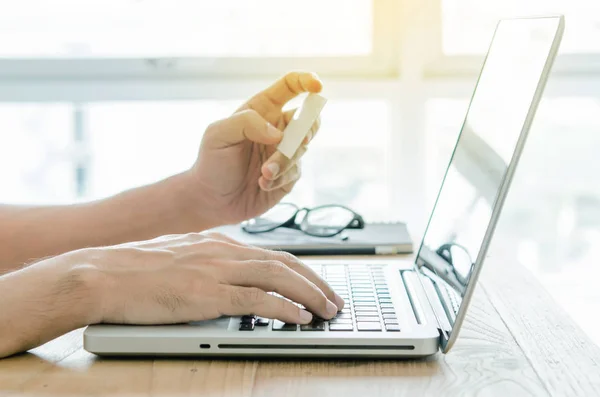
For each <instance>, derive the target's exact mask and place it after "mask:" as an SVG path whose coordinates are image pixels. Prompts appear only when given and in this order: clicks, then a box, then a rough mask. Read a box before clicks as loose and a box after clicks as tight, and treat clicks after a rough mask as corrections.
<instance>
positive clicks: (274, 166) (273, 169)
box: [267, 163, 279, 178]
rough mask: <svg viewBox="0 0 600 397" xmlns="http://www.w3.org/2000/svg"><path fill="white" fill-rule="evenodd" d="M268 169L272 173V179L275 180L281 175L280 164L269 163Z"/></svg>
mask: <svg viewBox="0 0 600 397" xmlns="http://www.w3.org/2000/svg"><path fill="white" fill-rule="evenodd" d="M267 169H268V170H269V171H270V172H271V178H275V177H276V176H277V174H278V173H279V164H277V163H269V164H267Z"/></svg>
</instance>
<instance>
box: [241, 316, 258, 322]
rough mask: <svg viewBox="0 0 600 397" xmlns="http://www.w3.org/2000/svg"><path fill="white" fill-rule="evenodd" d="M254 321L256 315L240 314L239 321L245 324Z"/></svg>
mask: <svg viewBox="0 0 600 397" xmlns="http://www.w3.org/2000/svg"><path fill="white" fill-rule="evenodd" d="M255 321H256V316H242V319H241V322H242V323H245V324H249V323H253V322H255Z"/></svg>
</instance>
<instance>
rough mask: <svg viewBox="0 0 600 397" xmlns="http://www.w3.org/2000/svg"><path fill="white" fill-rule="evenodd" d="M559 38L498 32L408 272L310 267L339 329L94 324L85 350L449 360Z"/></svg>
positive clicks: (508, 23) (552, 24) (530, 25)
mask: <svg viewBox="0 0 600 397" xmlns="http://www.w3.org/2000/svg"><path fill="white" fill-rule="evenodd" d="M563 30H564V19H563V17H562V16H549V17H539V18H521V19H506V20H501V21H500V22H499V23H498V25H497V27H496V31H495V34H494V38H493V40H492V44H491V46H490V49H489V51H488V54H487V57H486V60H485V63H484V66H483V68H482V71H481V74H480V76H479V80H478V83H477V86H476V89H475V91H474V94H473V96H472V98H471V103H470V105H469V110H468V112H467V116H466V118H465V121H464V124H463V127H462V129H461V132H460V135H459V138H458V140H457V143H456V146H455V148H454V152H453V154H452V158H451V160H450V164H449V166H448V168H447V170H446V174H445V177H444V181H443V182H442V184H441V187H440V191H439V194H438V197H437V200H436V203H435V206H434V209H433V211H432V213H431V215H430V219H429V223H428V226H427V229H426V231H425V235H424V237H423V240H422V242H421V246H420V249H419V252H418V254H417V257H416V260H415V261H414V262H410V261H403V260H394V259H377V258H373V259H352V260H307V261H306V263H307V264H309V265H311V266H313V268H314V269H315V270H317V271H318V272H320V273H321V274H322V275H323V277H324V278H326V279H327V280H328V282H330V284H331V285H332V286H333V287H334V289H336V291H337V292H338V293H339V294H340V295H341V296H343V297H344V299H345V300H346V307H345V308H344V310H343V311H342V312H341V313H339V314H338V316H337V317H336V318H335V319H332V320H331V321H324V322H319V321H315V322H314V323H313V324H309V325H308V326H297V325H292V324H283V323H281V322H280V321H277V320H272V319H260V318H255V317H253V316H244V317H243V318H242V317H225V318H220V319H217V320H212V321H204V322H198V323H191V324H185V325H161V326H121V325H107V324H100V325H93V326H90V327H88V328H87V329H86V331H85V333H84V348H85V349H86V350H88V351H89V352H92V353H96V354H100V355H153V356H156V355H194V356H252V357H257V356H327V357H336V356H337V357H352V356H355V357H356V356H360V357H417V356H426V355H431V354H434V353H436V352H437V351H438V350H441V351H443V352H444V353H445V352H448V351H449V350H450V348H451V347H452V345H453V343H454V341H455V340H456V338H457V335H458V332H459V330H460V327H461V325H462V323H463V320H464V318H465V315H466V312H467V307H468V304H469V301H470V300H471V297H472V294H473V290H474V288H475V284H476V282H477V278H478V275H479V272H480V270H481V267H482V264H483V261H484V259H485V257H486V251H487V248H488V246H489V244H490V240H491V238H492V235H493V232H494V228H495V225H496V223H497V220H498V217H499V215H500V212H501V209H502V206H503V203H504V199H505V197H506V194H507V192H508V188H509V185H510V182H511V180H512V177H513V174H514V172H515V168H516V166H517V162H518V160H519V157H520V155H521V152H522V150H523V146H524V144H525V140H526V137H527V133H528V131H529V128H530V126H531V123H532V120H533V117H534V114H535V111H536V108H537V105H538V103H539V101H540V98H541V96H542V91H543V89H544V86H545V83H546V80H547V78H548V75H549V72H550V69H551V67H552V63H553V61H554V58H555V56H556V53H557V51H558V48H559V44H560V40H561V38H562V33H563ZM242 324H245V325H244V326H242ZM249 324H250V325H249ZM240 329H243V330H240Z"/></svg>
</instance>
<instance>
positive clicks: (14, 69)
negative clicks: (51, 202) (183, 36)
mask: <svg viewBox="0 0 600 397" xmlns="http://www.w3.org/2000/svg"><path fill="white" fill-rule="evenodd" d="M372 6H373V31H372V41H371V47H372V51H371V53H370V54H368V55H364V56H332V57H327V56H317V57H165V58H156V57H146V58H98V59H96V58H88V59H86V58H13V59H6V58H0V79H22V80H30V79H35V80H40V79H41V80H53V79H60V80H70V79H85V80H95V79H143V80H146V79H147V80H155V79H202V78H223V79H224V78H235V79H256V78H264V77H273V76H275V75H279V74H281V73H283V72H285V71H288V70H295V69H306V70H311V71H315V72H318V73H319V74H321V75H324V76H337V77H351V78H366V77H368V78H382V77H388V78H389V77H393V76H395V75H396V72H397V69H398V68H397V66H398V56H397V53H398V45H397V39H398V28H399V25H398V24H397V23H396V20H395V16H396V15H397V9H398V2H397V1H394V0H372ZM308 28H310V27H308ZM240 65H243V67H241V66H240Z"/></svg>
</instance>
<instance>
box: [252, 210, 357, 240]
mask: <svg viewBox="0 0 600 397" xmlns="http://www.w3.org/2000/svg"><path fill="white" fill-rule="evenodd" d="M281 204H285V205H292V206H294V207H295V208H296V212H295V213H294V214H293V215H292V216H291V217H290V218H289V219H288V220H287V221H285V222H283V223H281V224H280V225H278V226H274V227H272V228H270V229H265V230H260V231H251V230H248V229H247V228H246V225H244V224H242V230H243V231H245V232H246V233H249V234H260V233H268V232H272V231H273V230H275V229H279V228H280V227H285V228H288V229H294V230H299V231H301V232H302V233H304V234H306V235H309V236H313V237H334V236H337V235H338V234H340V233H342V232H343V231H344V230H348V229H363V228H364V227H365V221H364V219H363V217H362V216H361V215H359V214H358V213H357V212H356V211H354V210H352V209H350V208H348V207H346V206H344V205H340V204H325V205H320V206H317V207H314V208H308V207H302V208H300V207H298V206H297V205H296V204H293V203H279V204H277V205H281ZM330 207H336V208H343V209H345V210H347V211H350V213H352V214H353V215H354V217H353V218H352V220H350V222H348V224H347V225H346V226H344V227H342V228H340V230H338V231H337V232H335V233H331V234H327V235H324V234H314V233H309V232H307V231H305V230H303V229H302V224H304V223H305V222H306V219H308V214H309V213H310V212H311V211H315V210H320V209H323V208H330ZM303 211H304V212H306V214H305V215H304V219H302V222H301V223H297V222H296V218H297V217H298V214H300V213H301V212H303ZM256 218H260V216H258V217H256Z"/></svg>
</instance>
